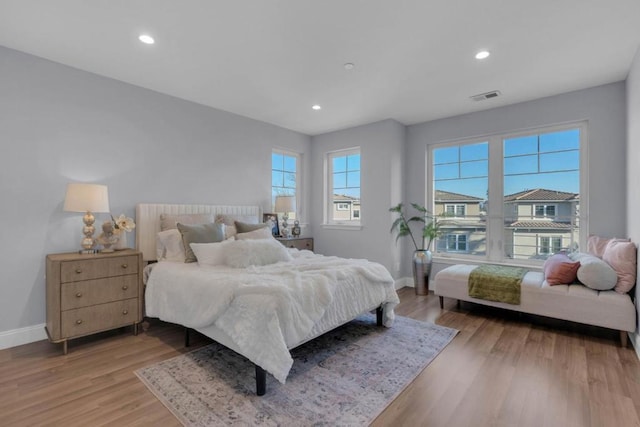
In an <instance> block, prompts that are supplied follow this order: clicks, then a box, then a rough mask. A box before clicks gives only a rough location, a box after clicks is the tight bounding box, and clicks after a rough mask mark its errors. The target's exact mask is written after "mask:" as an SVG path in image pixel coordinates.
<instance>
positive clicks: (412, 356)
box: [136, 315, 458, 426]
mask: <svg viewBox="0 0 640 427" xmlns="http://www.w3.org/2000/svg"><path fill="white" fill-rule="evenodd" d="M457 333H458V331H456V330H455V329H450V328H446V327H443V326H438V325H434V324H432V323H426V322H420V321H417V320H413V319H409V318H406V317H399V316H397V317H396V319H395V322H394V324H393V327H392V328H385V327H379V326H376V324H375V317H374V316H372V315H364V316H361V317H359V318H357V319H356V320H354V321H352V322H350V323H348V324H346V325H344V326H342V327H340V328H338V329H335V330H333V331H331V332H329V333H326V334H325V335H322V336H320V337H318V338H316V339H314V340H312V341H310V342H308V343H306V344H304V345H302V346H300V347H298V348H296V349H294V350H292V352H291V353H292V355H293V359H294V363H293V368H292V369H291V372H290V373H289V376H288V377H287V382H286V384H280V383H279V382H278V381H277V380H275V379H274V378H273V377H272V376H270V375H267V393H266V394H265V395H264V396H261V397H259V396H256V395H255V369H254V366H253V364H252V363H251V362H249V361H248V360H247V359H245V358H244V357H242V356H240V355H238V354H237V353H235V352H233V351H231V350H228V349H227V348H225V347H223V346H222V345H219V344H217V343H213V344H210V345H207V346H206V347H202V348H200V349H198V350H195V351H193V352H191V353H188V354H183V355H180V356H177V357H174V358H172V359H169V360H166V361H164V362H159V363H156V364H154V365H152V366H149V367H146V368H142V369H139V370H138V371H136V375H137V376H138V378H140V380H142V382H143V383H144V384H145V385H146V386H147V387H148V388H149V390H151V392H152V393H153V394H155V395H156V397H157V398H158V399H159V400H160V401H161V402H162V403H163V404H164V405H165V406H166V407H167V408H168V409H169V410H170V411H171V412H172V413H173V414H174V415H175V416H176V417H177V418H178V419H179V420H180V422H181V423H182V424H184V425H186V426H218V425H234V426H235V425H246V426H254V425H260V426H305V425H331V426H359V425H367V424H369V423H370V422H371V421H373V419H374V418H375V417H377V416H378V415H379V414H380V413H381V412H382V411H383V410H384V408H386V407H387V405H388V404H389V403H391V401H392V400H393V399H394V398H395V397H396V396H398V394H399V393H400V392H401V391H402V390H403V389H404V388H405V387H406V386H407V385H408V384H409V383H410V382H411V381H412V380H413V379H414V378H415V377H416V376H417V375H418V374H419V373H420V372H421V371H422V370H423V369H424V368H425V367H426V366H427V365H428V364H429V363H430V362H431V361H432V360H433V359H434V358H435V357H436V356H437V355H438V353H440V351H442V349H444V347H445V346H446V345H447V344H448V343H449V342H450V341H451V340H452V339H453V337H454V336H455V335H456V334H457Z"/></svg>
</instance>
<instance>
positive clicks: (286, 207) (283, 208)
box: [273, 196, 296, 213]
mask: <svg viewBox="0 0 640 427" xmlns="http://www.w3.org/2000/svg"><path fill="white" fill-rule="evenodd" d="M273 209H275V211H276V212H282V213H285V212H286V213H288V212H295V211H296V196H276V205H275V206H274V207H273Z"/></svg>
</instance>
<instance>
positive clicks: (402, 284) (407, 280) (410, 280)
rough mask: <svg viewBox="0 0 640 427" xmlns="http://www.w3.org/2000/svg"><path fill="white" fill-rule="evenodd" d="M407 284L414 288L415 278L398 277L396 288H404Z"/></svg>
mask: <svg viewBox="0 0 640 427" xmlns="http://www.w3.org/2000/svg"><path fill="white" fill-rule="evenodd" d="M405 286H407V287H409V288H413V278H411V277H401V278H399V279H396V290H397V289H400V288H404V287H405Z"/></svg>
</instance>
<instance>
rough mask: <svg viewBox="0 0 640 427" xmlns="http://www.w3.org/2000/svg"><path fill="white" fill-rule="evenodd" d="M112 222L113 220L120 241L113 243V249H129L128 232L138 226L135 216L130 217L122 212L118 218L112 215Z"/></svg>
mask: <svg viewBox="0 0 640 427" xmlns="http://www.w3.org/2000/svg"><path fill="white" fill-rule="evenodd" d="M111 222H113V228H114V231H113V232H114V233H115V234H116V235H117V236H118V241H117V242H116V244H115V245H113V249H115V250H116V251H121V250H123V249H127V248H128V246H127V233H129V232H131V231H133V229H134V228H136V223H135V222H134V221H133V218H129V217H128V216H125V214H120V216H119V217H118V218H117V219H116V218H114V217H113V215H111Z"/></svg>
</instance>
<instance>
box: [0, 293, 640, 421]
mask: <svg viewBox="0 0 640 427" xmlns="http://www.w3.org/2000/svg"><path fill="white" fill-rule="evenodd" d="M399 294H400V297H401V301H402V302H401V304H400V305H399V306H398V308H397V310H396V312H397V313H398V314H399V315H402V316H408V317H413V318H415V319H420V320H430V321H434V322H435V323H438V324H440V325H444V326H449V327H452V328H456V329H458V330H459V331H460V333H459V334H458V335H457V336H456V338H455V339H454V340H453V341H452V342H451V343H450V344H449V345H448V346H447V348H445V349H444V351H443V352H442V353H441V354H440V355H439V356H438V357H437V358H436V359H435V360H434V361H433V362H432V363H431V365H429V366H428V367H427V368H426V369H425V370H424V371H423V372H422V373H421V374H420V375H419V376H418V377H417V378H416V379H415V381H413V382H412V383H411V384H410V385H409V386H408V387H407V388H406V389H405V390H404V391H403V392H402V393H401V394H400V396H398V398H397V399H395V400H394V402H392V403H391V405H390V406H389V407H388V408H387V409H386V410H385V411H384V412H383V413H382V414H381V415H380V416H379V417H378V418H377V419H376V420H375V421H374V423H373V424H374V425H375V426H390V425H392V426H452V427H457V426H474V427H475V426H536V427H538V426H559V427H560V426H562V427H564V426H576V427H578V426H579V427H583V426H584V427H587V426H615V427H626V426H640V422H639V419H640V417H639V416H638V414H639V413H640V362H639V361H638V358H637V357H636V354H635V352H634V350H633V349H632V348H631V347H629V348H621V347H620V346H619V340H618V333H617V332H615V331H609V330H605V329H601V328H595V327H587V326H583V325H577V324H574V323H569V322H562V321H556V320H551V319H546V318H541V317H535V316H526V315H518V314H517V313H512V312H508V311H503V310H497V309H490V308H486V307H482V306H477V305H473V304H467V303H462V305H461V306H460V308H458V307H457V306H456V303H455V301H454V300H447V299H445V309H444V311H441V310H440V308H439V305H438V298H437V297H435V296H434V295H428V296H416V295H415V294H414V292H413V289H411V288H404V289H401V290H400V291H399ZM207 343H208V340H207V339H206V338H204V337H202V336H199V335H198V334H193V337H192V347H190V348H189V349H185V348H184V347H183V329H182V328H180V327H178V326H175V325H170V324H165V323H162V322H158V321H151V322H150V326H149V328H148V329H147V330H146V331H144V332H141V333H140V334H139V335H138V336H133V335H132V334H131V331H130V329H129V330H116V331H111V332H107V333H103V334H99V335H94V336H91V337H87V338H82V339H78V340H74V341H71V342H70V344H69V354H68V355H66V356H63V355H62V353H61V348H60V346H59V345H53V344H50V343H48V342H46V341H41V342H37V343H32V344H27V345H24V346H20V347H15V348H12V349H7V350H2V351H0V425H3V426H5V425H6V426H23V425H24V426H36V425H55V426H76V425H77V426H98V425H115V426H130V425H131V426H160V425H161V426H178V425H179V423H178V421H177V420H176V419H175V418H174V417H173V416H172V415H171V414H170V413H169V411H168V410H167V409H166V408H165V407H164V406H163V405H162V404H161V403H160V402H159V401H158V400H157V399H156V398H155V397H154V396H153V395H152V394H151V393H150V392H149V391H148V390H147V389H146V387H145V386H144V385H143V384H142V383H141V382H140V381H139V380H138V379H137V377H136V376H135V375H134V374H133V371H134V370H136V369H138V368H141V367H143V366H146V365H149V364H151V363H154V362H157V361H161V360H165V359H168V358H170V357H173V356H175V355H178V354H181V353H184V352H186V351H191V350H192V349H195V348H197V347H199V346H202V345H205V344H207ZM398 351H402V349H398ZM267 381H273V378H268V379H267Z"/></svg>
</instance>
